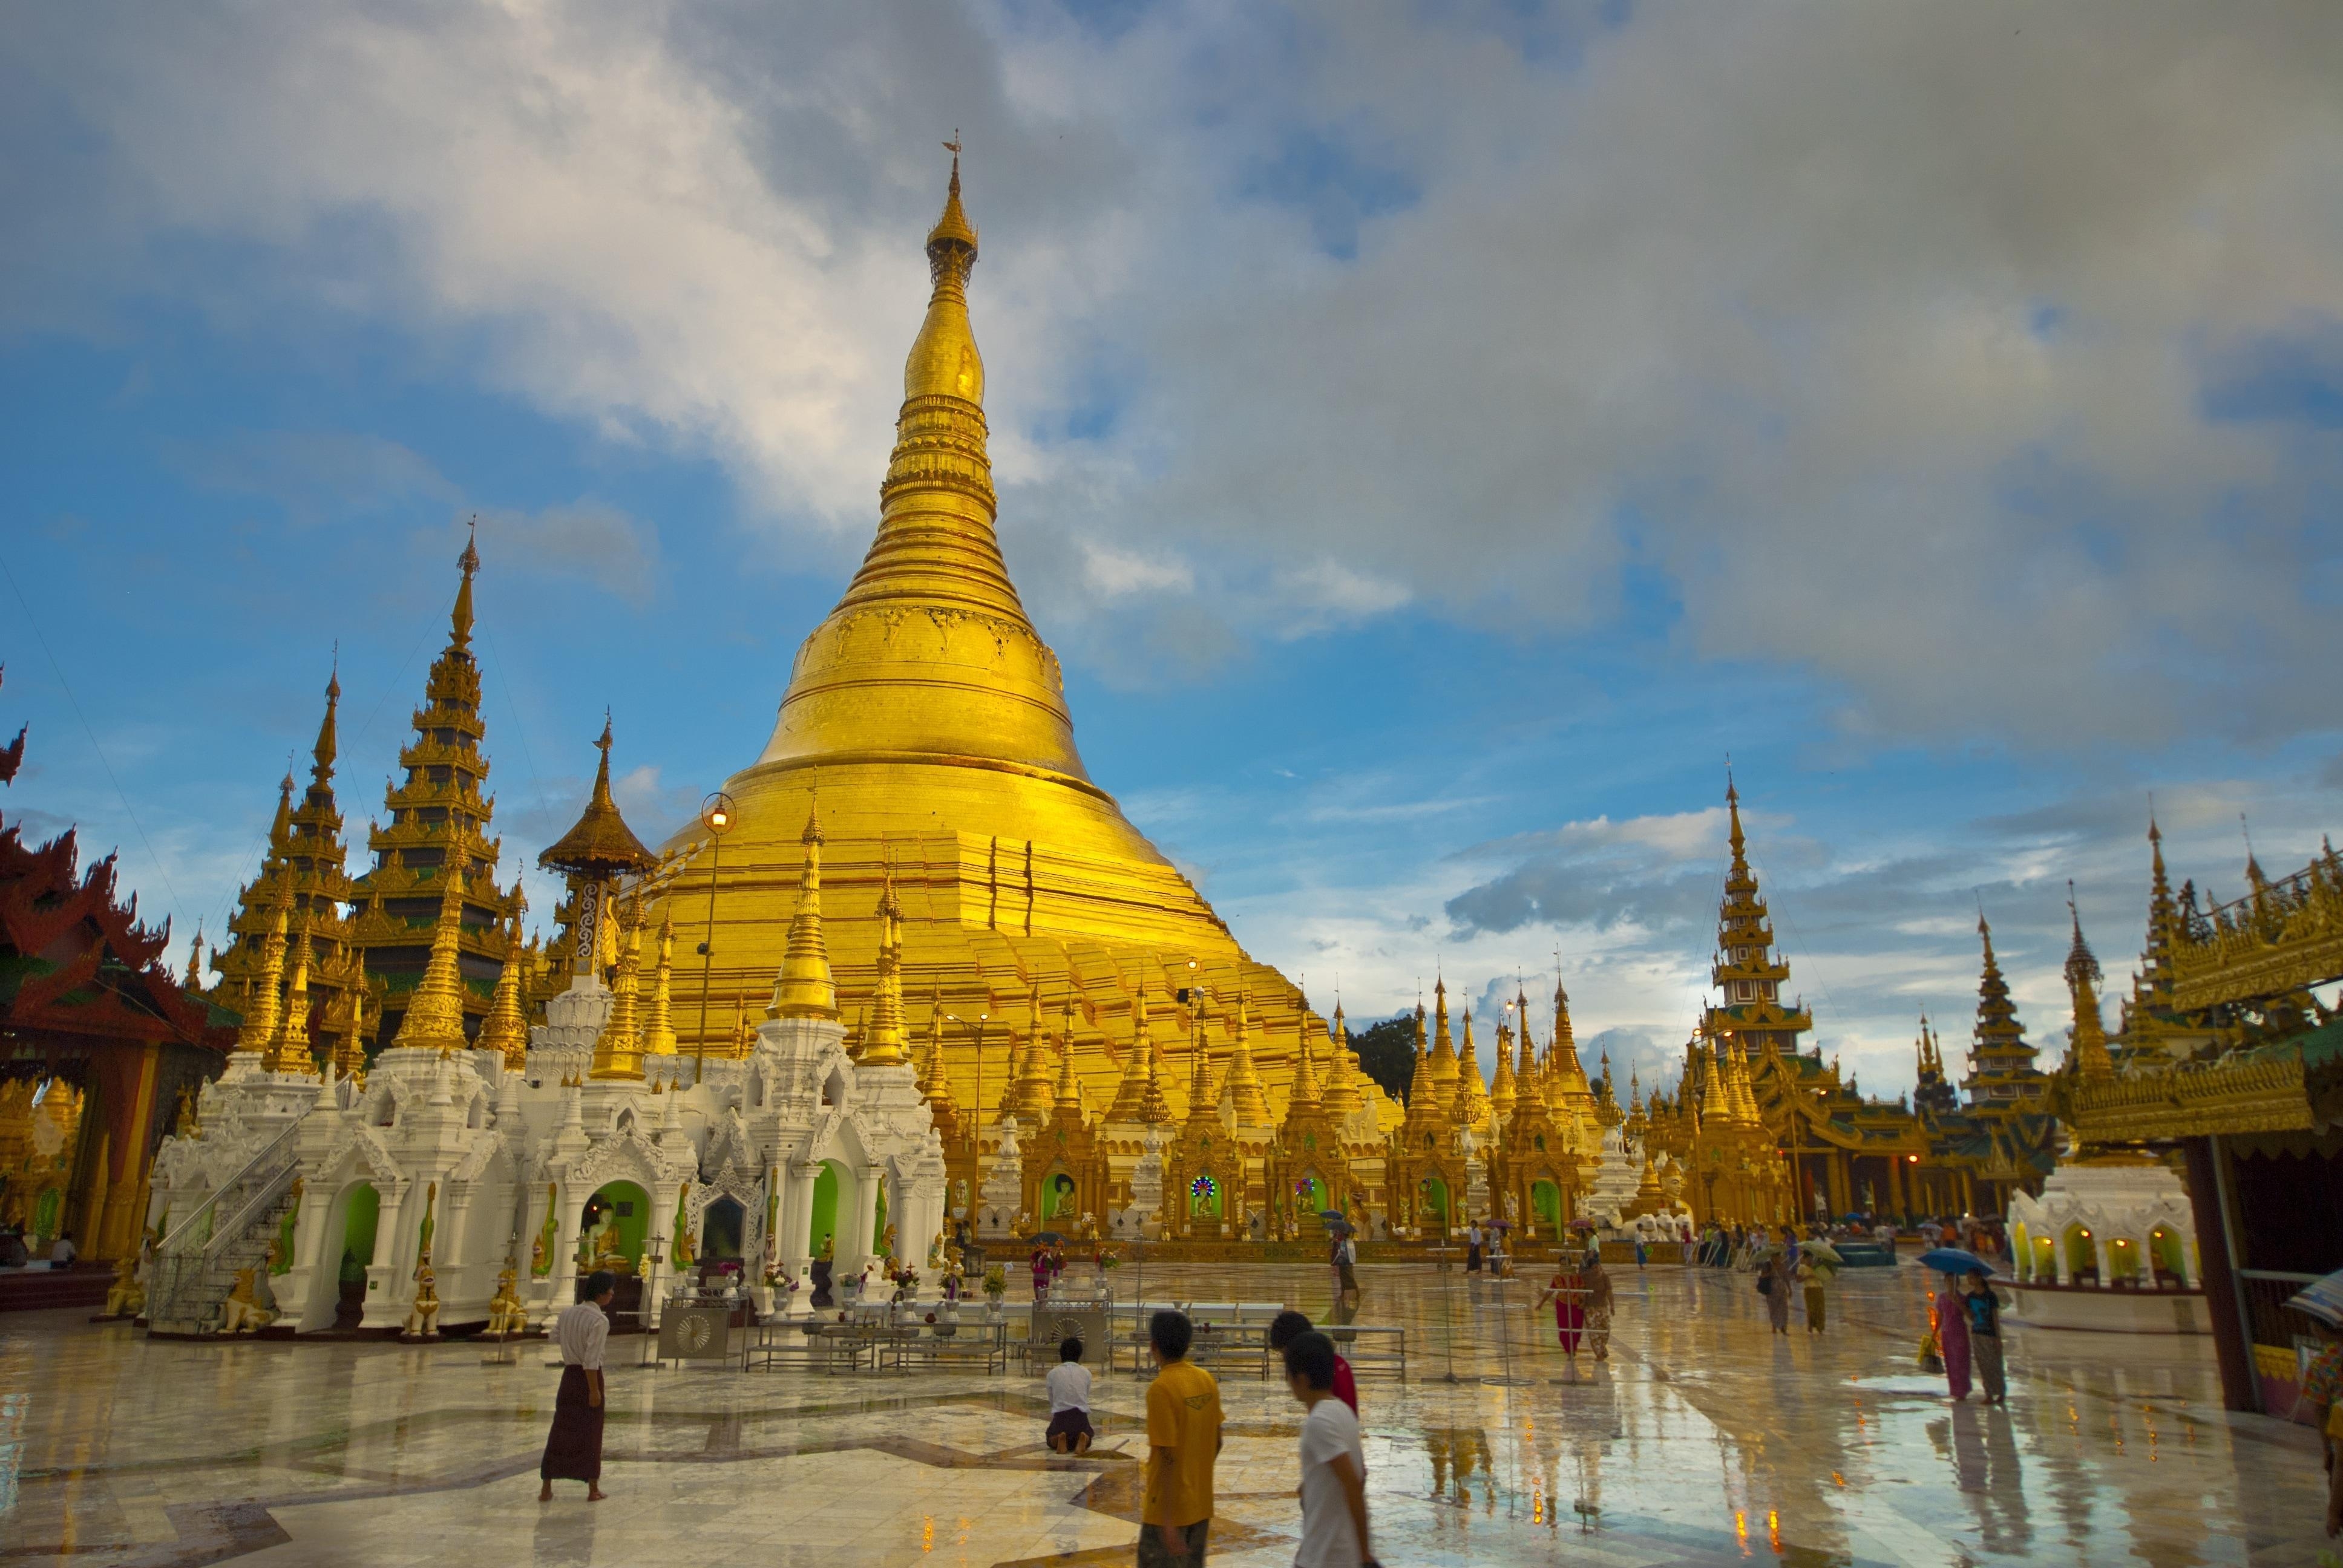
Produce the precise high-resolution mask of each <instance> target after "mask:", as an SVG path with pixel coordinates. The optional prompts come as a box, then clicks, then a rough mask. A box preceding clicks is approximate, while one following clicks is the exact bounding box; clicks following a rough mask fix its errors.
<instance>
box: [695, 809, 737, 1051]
mask: <svg viewBox="0 0 2343 1568" xmlns="http://www.w3.org/2000/svg"><path fill="white" fill-rule="evenodd" d="M738 819H739V809H738V808H737V807H735V806H734V805H733V804H732V797H731V796H729V795H727V794H726V793H724V791H723V790H721V789H719V790H717V791H715V792H714V793H712V794H710V795H709V797H708V799H705V800H702V801H701V802H700V803H699V825H700V826H701V827H703V828H705V829H708V931H707V935H706V936H705V937H704V938H703V940H701V941H700V944H699V1039H698V1040H696V1041H694V1042H693V1045H692V1051H691V1081H692V1084H693V1086H694V1087H697V1086H698V1085H699V1081H700V1079H701V1078H702V1077H703V1076H704V1075H705V1074H706V1073H707V1070H708V983H709V972H710V971H711V970H713V969H714V968H715V966H716V872H717V869H718V868H719V866H721V865H722V864H723V862H724V835H725V833H726V831H727V830H729V829H730V828H731V826H732V824H733V823H734V822H735V821H737V820H738Z"/></svg>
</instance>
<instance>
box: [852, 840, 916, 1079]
mask: <svg viewBox="0 0 2343 1568" xmlns="http://www.w3.org/2000/svg"><path fill="white" fill-rule="evenodd" d="M905 1041H906V1035H905V1032H904V1028H903V906H902V905H901V903H900V902H899V901H897V900H896V898H895V869H894V867H893V866H891V865H890V866H889V867H888V868H887V869H886V871H885V873H884V876H883V879H881V881H880V885H879V980H878V984H877V986H876V987H875V988H874V989H873V990H872V992H871V996H870V1031H869V1032H868V1033H867V1034H865V1035H864V1036H863V1039H862V1058H861V1060H862V1064H863V1065H864V1066H865V1067H900V1066H902V1065H903V1056H904V1045H905Z"/></svg>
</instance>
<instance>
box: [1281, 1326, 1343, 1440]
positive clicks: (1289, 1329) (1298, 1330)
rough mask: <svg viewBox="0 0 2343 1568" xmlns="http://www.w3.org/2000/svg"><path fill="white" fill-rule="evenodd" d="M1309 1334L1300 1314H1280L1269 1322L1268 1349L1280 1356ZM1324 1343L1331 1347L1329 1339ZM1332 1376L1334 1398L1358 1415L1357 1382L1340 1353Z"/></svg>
mask: <svg viewBox="0 0 2343 1568" xmlns="http://www.w3.org/2000/svg"><path fill="white" fill-rule="evenodd" d="M1308 1332H1310V1320H1309V1319H1308V1318H1306V1317H1304V1316H1303V1315H1302V1314H1301V1313H1300V1312H1280V1313H1278V1314H1277V1316H1275V1317H1274V1318H1272V1319H1271V1320H1270V1322H1269V1348H1270V1349H1271V1350H1272V1351H1275V1352H1278V1353H1280V1354H1282V1353H1283V1352H1284V1350H1285V1347H1286V1346H1288V1345H1290V1344H1292V1342H1294V1341H1296V1340H1298V1339H1300V1338H1301V1337H1302V1335H1303V1334H1306V1333H1308ZM1327 1343H1328V1344H1329V1345H1332V1343H1333V1340H1332V1339H1331V1338H1329V1339H1328V1340H1327ZM1333 1376H1334V1381H1333V1382H1332V1383H1331V1384H1329V1385H1328V1386H1329V1387H1330V1388H1332V1391H1333V1394H1334V1397H1335V1398H1336V1399H1339V1400H1341V1401H1342V1402H1343V1403H1344V1404H1347V1405H1349V1406H1350V1407H1351V1413H1352V1414H1353V1415H1356V1414H1358V1413H1359V1380H1358V1378H1357V1376H1356V1374H1354V1373H1353V1372H1352V1371H1351V1363H1350V1362H1347V1361H1344V1360H1343V1359H1342V1352H1340V1351H1336V1352H1334V1373H1333Z"/></svg>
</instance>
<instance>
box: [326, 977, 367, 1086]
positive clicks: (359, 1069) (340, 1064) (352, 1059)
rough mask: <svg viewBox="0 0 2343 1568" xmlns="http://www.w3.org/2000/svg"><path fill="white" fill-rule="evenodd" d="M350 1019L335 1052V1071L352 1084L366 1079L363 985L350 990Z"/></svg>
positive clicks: (365, 997) (364, 990) (364, 998)
mask: <svg viewBox="0 0 2343 1568" xmlns="http://www.w3.org/2000/svg"><path fill="white" fill-rule="evenodd" d="M348 995H349V999H350V1017H349V1023H348V1025H347V1028H346V1029H345V1030H344V1031H343V1034H342V1043H341V1044H340V1045H339V1046H337V1047H336V1048H335V1050H334V1070H335V1071H336V1072H337V1073H339V1074H340V1075H341V1076H342V1077H344V1078H347V1079H348V1080H350V1081H352V1082H354V1083H356V1082H363V1081H365V1079H366V1003H367V988H366V986H365V985H364V984H363V983H360V984H357V985H354V986H352V987H350V988H349V992H348Z"/></svg>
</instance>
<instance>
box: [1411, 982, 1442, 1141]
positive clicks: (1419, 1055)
mask: <svg viewBox="0 0 2343 1568" xmlns="http://www.w3.org/2000/svg"><path fill="white" fill-rule="evenodd" d="M1420 997H1421V993H1419V998H1420ZM1439 1098H1440V1091H1439V1090H1438V1088H1437V1087H1436V1086H1434V1084H1433V1081H1432V1053H1431V1051H1430V1050H1427V1049H1426V1048H1425V1046H1424V1043H1423V1001H1422V1000H1417V1002H1416V1004H1415V1070H1414V1072H1413V1074H1412V1075H1411V1076H1410V1077H1409V1079H1408V1084H1407V1111H1408V1114H1409V1115H1410V1116H1412V1117H1419V1118H1420V1117H1422V1116H1423V1114H1424V1112H1425V1111H1427V1110H1428V1109H1429V1108H1430V1107H1431V1106H1432V1104H1433V1102H1434V1101H1437V1100H1438V1099H1439Z"/></svg>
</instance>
